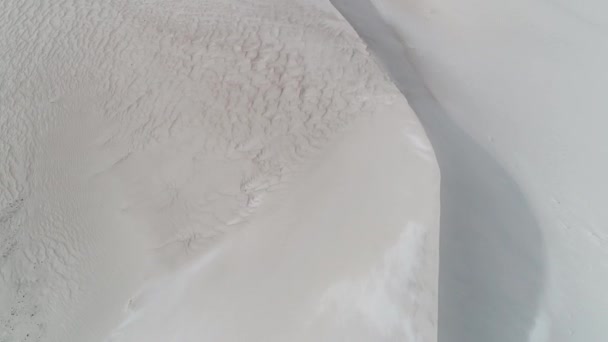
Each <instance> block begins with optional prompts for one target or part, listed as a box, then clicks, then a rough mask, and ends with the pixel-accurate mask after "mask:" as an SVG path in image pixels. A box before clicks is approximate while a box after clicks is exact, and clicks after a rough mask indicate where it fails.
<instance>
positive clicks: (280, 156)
mask: <svg viewBox="0 0 608 342" xmlns="http://www.w3.org/2000/svg"><path fill="white" fill-rule="evenodd" d="M0 51H2V54H1V55H0V71H1V72H2V79H1V81H0V156H1V157H2V164H0V252H1V254H0V341H3V342H4V341H7V342H9V341H11V342H12V341H61V342H70V341H73V342H82V341H130V342H132V341H151V342H153V341H159V342H160V341H163V342H164V341H180V342H189V341H338V340H346V341H434V340H435V336H436V317H437V309H436V306H437V262H438V260H437V259H438V221H439V172H438V168H437V166H436V162H435V157H434V153H433V150H432V149H431V147H430V145H429V143H428V140H427V138H426V136H425V133H424V131H423V129H422V128H421V126H420V124H419V122H418V120H417V119H416V117H415V115H414V113H413V112H412V110H411V109H410V108H409V106H408V104H407V102H406V100H405V99H404V98H403V96H402V95H401V94H400V93H399V91H398V90H397V89H396V88H395V87H394V86H393V85H392V83H391V82H390V81H389V80H388V78H387V77H386V76H385V75H384V73H383V72H382V71H381V70H380V69H379V67H378V66H377V65H376V63H375V62H374V60H373V59H372V57H371V56H370V54H369V53H368V52H367V50H366V46H365V45H364V44H363V43H362V42H361V41H360V39H359V38H358V37H357V35H356V34H355V33H354V31H353V30H352V29H351V28H350V26H349V25H348V24H347V23H346V22H345V20H344V19H343V18H342V17H341V16H340V15H339V14H338V12H337V11H336V10H335V9H334V8H333V7H332V6H331V5H330V4H329V2H328V1H324V0H290V1H285V0H280V1H279V0H276V1H274V0H261V1H238V0H222V1H220V0H211V1H200V0H197V1H194V0H190V1H189V0H184V1H143V2H132V1H105V2H87V1H78V0H63V1H33V0H32V1H12V0H7V1H2V2H0Z"/></svg>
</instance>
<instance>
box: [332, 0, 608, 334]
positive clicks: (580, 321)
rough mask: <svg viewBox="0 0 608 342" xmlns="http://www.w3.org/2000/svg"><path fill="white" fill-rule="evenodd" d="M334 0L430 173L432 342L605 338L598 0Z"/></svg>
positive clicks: (605, 26)
mask: <svg viewBox="0 0 608 342" xmlns="http://www.w3.org/2000/svg"><path fill="white" fill-rule="evenodd" d="M372 2H373V4H375V5H376V8H377V9H378V11H376V8H374V6H373V5H372V3H370V2H369V1H367V0H357V1H340V0H336V1H335V3H336V4H337V5H338V7H339V8H340V10H341V11H342V12H343V13H344V15H345V16H346V17H347V18H348V19H349V21H350V22H351V23H352V24H353V25H354V26H355V28H356V29H357V31H358V32H359V33H360V34H361V35H362V37H364V38H365V40H366V41H367V42H368V44H369V45H370V47H371V48H372V50H374V51H375V53H376V54H377V55H378V56H379V58H380V59H381V60H382V62H383V63H384V65H385V66H386V68H387V70H389V73H390V74H391V78H392V79H393V80H394V81H395V82H396V83H397V84H398V86H399V88H400V89H401V91H402V92H403V93H404V94H405V95H406V97H407V98H408V100H409V101H410V104H411V105H412V108H413V109H414V110H415V111H416V113H417V114H418V115H419V117H420V119H421V121H422V123H423V124H424V126H425V129H426V130H427V132H428V134H429V137H430V139H431V142H432V143H433V147H434V148H435V151H436V154H437V158H438V162H439V165H440V167H441V173H442V190H441V207H442V209H441V217H442V219H441V247H440V255H441V257H440V276H439V279H440V285H439V340H440V341H449V342H452V341H457V342H461V341H462V342H468V341H509V342H511V341H512V342H516V341H517V342H519V341H532V342H547V341H551V342H554V341H560V342H561V341H594V342H595V341H598V342H601V341H606V340H608V329H607V326H606V324H605V320H606V317H608V297H606V295H605V288H606V287H608V263H607V262H606V260H608V231H607V230H606V227H608V225H607V222H608V216H607V214H606V213H607V212H606V210H605V209H604V207H605V202H606V201H605V199H604V197H605V193H606V191H607V184H608V183H606V181H605V175H606V174H607V173H608V150H607V148H608V140H607V135H606V134H605V127H606V125H607V124H608V121H607V120H606V115H605V113H606V110H607V109H608V100H607V99H608V98H607V97H606V96H605V95H604V94H605V89H606V84H607V82H608V69H607V68H606V67H605V64H606V62H605V61H606V60H608V40H606V39H605V37H606V36H607V34H608V20H607V19H608V17H607V16H606V15H605V13H606V9H607V7H606V6H607V5H606V2H605V1H597V0H582V1H570V2H568V1H561V0H557V1H520V0H516V1H500V0H496V1H494V0H490V1H477V0H459V1H441V0H428V1H427V0H414V1H403V0H373V1H372Z"/></svg>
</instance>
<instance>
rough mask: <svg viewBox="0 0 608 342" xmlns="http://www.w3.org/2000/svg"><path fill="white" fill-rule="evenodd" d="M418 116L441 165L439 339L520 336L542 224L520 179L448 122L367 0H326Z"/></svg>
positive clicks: (534, 286)
mask: <svg viewBox="0 0 608 342" xmlns="http://www.w3.org/2000/svg"><path fill="white" fill-rule="evenodd" d="M332 3H333V4H334V6H336V8H337V9H338V10H339V11H340V12H341V13H342V15H343V16H344V17H345V18H346V19H347V20H348V21H349V22H350V24H351V25H352V26H353V27H354V29H355V30H356V31H357V33H358V34H359V36H361V38H362V39H363V40H364V41H365V42H366V43H367V45H368V46H369V48H370V49H371V50H372V51H373V52H374V54H375V55H376V56H377V57H378V59H379V61H380V62H381V63H382V64H383V65H384V67H385V69H386V70H387V71H388V73H389V74H390V76H391V78H392V79H393V82H395V83H396V84H397V86H398V88H399V89H400V91H401V92H402V93H403V94H404V95H405V96H406V98H407V99H408V101H409V103H410V105H411V107H412V108H413V109H414V111H416V113H417V114H418V117H419V119H420V121H421V122H422V124H423V126H424V128H425V130H426V132H427V134H428V136H429V138H430V140H431V142H432V144H433V147H434V149H435V154H436V155H437V159H438V163H439V167H440V169H441V177H442V180H441V182H442V183H441V237H440V263H439V328H438V339H439V341H440V342H488V341H492V342H522V341H527V340H528V338H529V335H530V331H531V330H532V329H533V327H534V323H535V319H536V315H537V311H538V307H539V302H540V298H541V295H542V290H543V283H544V273H545V270H544V248H543V241H542V236H541V233H540V229H539V227H538V224H537V222H536V219H535V218H534V215H533V214H532V210H531V208H530V207H529V206H528V204H527V203H526V200H525V198H524V196H523V194H522V193H521V191H520V189H519V187H518V185H517V184H516V183H515V182H514V180H513V179H512V178H511V177H510V175H509V174H508V173H507V172H506V171H505V170H504V169H503V168H502V167H501V166H500V165H499V164H498V162H497V161H496V160H495V158H494V157H493V156H492V155H490V154H489V153H488V152H486V151H485V150H484V149H483V148H482V147H481V146H479V145H478V144H477V143H476V142H474V141H473V139H472V138H471V137H470V136H468V135H467V134H465V132H464V131H462V130H461V129H460V128H459V127H458V126H457V125H456V124H454V122H452V121H451V119H450V118H449V116H448V115H446V112H445V110H444V109H443V108H442V106H441V104H440V103H438V101H436V100H435V99H434V97H433V95H432V94H431V93H430V91H429V90H428V89H427V88H426V86H425V84H424V81H423V80H422V79H421V77H420V76H419V75H418V74H417V72H416V70H415V68H414V67H413V66H412V64H411V62H410V61H412V60H413V59H412V57H413V56H412V55H411V54H410V53H409V51H407V50H406V48H405V47H404V44H403V43H402V41H401V40H400V38H399V36H398V35H397V34H396V32H395V31H394V30H393V29H392V28H391V27H390V26H389V25H387V24H386V23H384V22H383V21H382V19H381V17H380V15H379V13H378V12H377V11H376V9H375V8H374V7H373V6H372V4H371V3H370V2H369V0H332Z"/></svg>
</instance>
